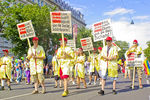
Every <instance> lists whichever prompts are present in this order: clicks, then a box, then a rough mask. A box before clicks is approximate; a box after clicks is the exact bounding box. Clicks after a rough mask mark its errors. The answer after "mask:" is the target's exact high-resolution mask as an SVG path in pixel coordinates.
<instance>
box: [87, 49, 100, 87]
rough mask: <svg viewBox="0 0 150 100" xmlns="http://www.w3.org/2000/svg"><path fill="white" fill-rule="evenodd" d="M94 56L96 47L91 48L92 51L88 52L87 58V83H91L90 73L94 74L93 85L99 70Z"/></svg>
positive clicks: (95, 55)
mask: <svg viewBox="0 0 150 100" xmlns="http://www.w3.org/2000/svg"><path fill="white" fill-rule="evenodd" d="M96 58H97V53H96V48H93V53H92V54H90V55H89V58H88V61H89V62H90V69H89V73H90V75H89V83H88V85H91V82H92V75H94V85H96V80H97V77H98V71H99V66H98V60H97V59H96Z"/></svg>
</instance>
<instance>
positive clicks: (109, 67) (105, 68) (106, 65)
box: [98, 37, 118, 95]
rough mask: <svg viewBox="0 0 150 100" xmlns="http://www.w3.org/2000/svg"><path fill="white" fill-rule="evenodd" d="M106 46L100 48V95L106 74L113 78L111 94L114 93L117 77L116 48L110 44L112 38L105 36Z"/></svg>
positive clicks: (102, 93)
mask: <svg viewBox="0 0 150 100" xmlns="http://www.w3.org/2000/svg"><path fill="white" fill-rule="evenodd" d="M106 44H107V45H106V46H104V47H103V49H102V53H101V54H102V55H101V59H102V60H101V78H102V86H101V90H100V91H99V92H98V94H100V95H104V87H105V82H106V79H107V76H109V77H110V78H111V80H113V94H116V93H117V92H116V80H117V78H118V65H117V58H118V50H117V48H116V47H115V46H113V45H112V38H111V37H107V38H106Z"/></svg>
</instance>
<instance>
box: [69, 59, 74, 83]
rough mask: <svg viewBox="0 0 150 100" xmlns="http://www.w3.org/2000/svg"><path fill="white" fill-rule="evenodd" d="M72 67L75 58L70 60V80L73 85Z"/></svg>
mask: <svg viewBox="0 0 150 100" xmlns="http://www.w3.org/2000/svg"><path fill="white" fill-rule="evenodd" d="M74 67H75V59H71V60H70V75H69V77H70V81H71V82H72V84H73V85H75V82H74Z"/></svg>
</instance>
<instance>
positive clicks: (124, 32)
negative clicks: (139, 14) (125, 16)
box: [112, 21, 150, 49]
mask: <svg viewBox="0 0 150 100" xmlns="http://www.w3.org/2000/svg"><path fill="white" fill-rule="evenodd" d="M112 26H113V34H114V36H115V37H116V39H117V40H122V41H127V42H128V43H130V45H132V42H133V40H134V39H137V40H138V41H139V44H140V46H141V47H142V48H143V49H145V48H146V47H147V45H146V42H147V41H150V38H149V37H150V28H149V27H150V22H140V23H136V24H133V25H131V24H130V23H129V22H127V21H113V22H112Z"/></svg>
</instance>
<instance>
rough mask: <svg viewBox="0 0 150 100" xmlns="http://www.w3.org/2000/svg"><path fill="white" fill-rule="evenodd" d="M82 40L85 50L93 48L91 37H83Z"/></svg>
mask: <svg viewBox="0 0 150 100" xmlns="http://www.w3.org/2000/svg"><path fill="white" fill-rule="evenodd" d="M80 41H81V45H82V48H83V51H90V50H93V43H92V39H91V37H88V38H82V39H81V40H80Z"/></svg>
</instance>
